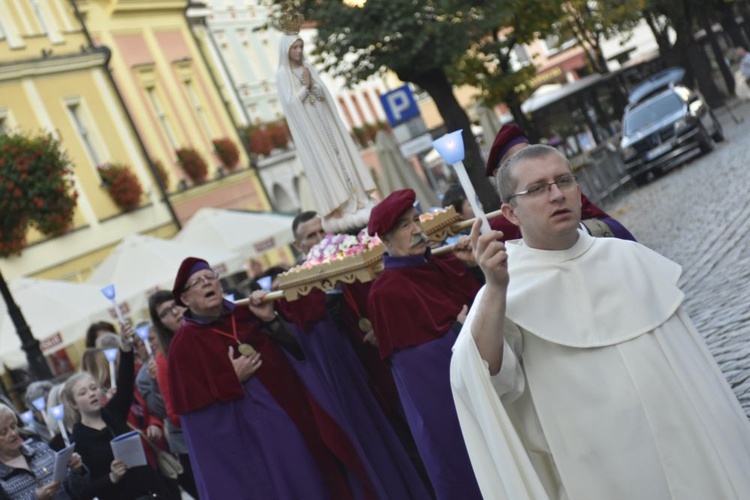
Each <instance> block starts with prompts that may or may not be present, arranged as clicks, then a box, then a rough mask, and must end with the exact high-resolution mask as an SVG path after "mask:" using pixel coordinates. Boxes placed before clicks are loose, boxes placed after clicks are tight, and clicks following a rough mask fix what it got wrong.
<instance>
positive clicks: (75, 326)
mask: <svg viewBox="0 0 750 500" xmlns="http://www.w3.org/2000/svg"><path fill="white" fill-rule="evenodd" d="M9 287H10V290H11V293H12V294H13V298H14V300H15V302H16V304H17V305H18V307H19V308H20V309H21V312H22V313H23V316H24V318H25V319H26V323H28V325H29V327H30V328H31V332H32V334H33V335H34V337H35V338H36V339H37V340H39V341H40V342H42V351H43V352H44V353H45V354H49V353H52V352H55V351H58V350H60V349H62V348H65V347H68V346H69V345H71V344H73V343H75V342H77V341H79V340H81V339H82V338H83V337H84V336H85V335H86V329H87V328H88V327H89V325H90V324H91V323H93V322H95V321H114V320H113V318H112V316H111V315H110V313H109V309H110V307H111V304H110V302H109V301H107V299H105V298H104V296H103V295H102V294H101V292H100V291H99V287H98V286H94V285H88V284H85V283H72V282H69V281H55V280H43V279H31V278H20V279H17V280H14V281H12V282H11V283H10V284H9ZM123 297H125V296H124V295H123ZM0 362H1V363H2V364H5V365H6V366H8V367H9V368H18V367H20V366H23V365H25V364H26V354H25V353H24V351H22V350H21V340H20V339H19V338H18V334H17V333H16V327H15V325H14V324H13V321H12V320H11V318H10V316H9V315H8V311H7V308H6V306H5V305H4V304H2V305H0Z"/></svg>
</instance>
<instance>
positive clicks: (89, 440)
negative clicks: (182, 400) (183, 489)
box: [63, 325, 170, 500]
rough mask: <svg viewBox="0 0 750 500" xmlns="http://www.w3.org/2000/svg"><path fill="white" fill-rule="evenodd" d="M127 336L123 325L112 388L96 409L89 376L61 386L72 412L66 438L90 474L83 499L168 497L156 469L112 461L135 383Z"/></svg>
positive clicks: (95, 388)
mask: <svg viewBox="0 0 750 500" xmlns="http://www.w3.org/2000/svg"><path fill="white" fill-rule="evenodd" d="M132 336H133V333H132V328H131V327H130V326H129V325H127V326H124V327H123V328H122V345H121V347H120V362H119V366H118V373H117V387H118V390H117V391H116V392H115V394H114V396H113V397H112V399H110V400H109V402H108V403H107V405H106V406H104V407H103V405H102V396H103V392H102V387H101V386H100V385H99V383H98V382H97V381H96V379H94V377H93V376H92V375H91V374H90V373H87V372H81V373H78V374H76V375H73V376H72V377H71V378H70V379H68V381H67V382H65V386H64V388H63V396H64V397H65V398H66V399H67V400H68V401H69V402H70V404H71V406H72V408H73V410H74V411H75V412H76V420H77V422H76V424H75V425H74V426H73V436H72V438H73V439H72V440H73V441H74V442H75V443H76V450H77V451H78V452H79V453H80V454H81V457H82V458H83V463H84V464H86V466H87V467H88V468H89V471H90V473H91V480H90V481H89V484H88V486H87V488H86V490H85V492H84V496H86V497H89V498H90V497H94V496H96V497H98V498H99V500H110V499H111V500H120V499H122V500H125V499H134V498H138V497H141V496H148V495H153V494H156V495H159V496H161V497H162V498H170V496H169V493H168V490H167V488H166V486H165V485H164V483H163V481H162V479H161V477H160V476H159V475H158V474H157V473H156V471H154V470H153V469H152V468H151V467H149V466H147V465H144V466H139V467H132V468H128V466H127V465H126V464H125V462H123V461H122V460H115V458H114V455H113V453H112V448H111V446H110V441H112V439H114V438H115V437H117V436H119V435H121V434H125V433H127V432H130V430H131V428H130V427H129V426H128V424H127V419H128V412H129V411H130V406H131V404H132V401H133V385H134V383H135V368H134V360H133V348H132Z"/></svg>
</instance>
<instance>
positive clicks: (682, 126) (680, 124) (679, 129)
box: [674, 118, 688, 134]
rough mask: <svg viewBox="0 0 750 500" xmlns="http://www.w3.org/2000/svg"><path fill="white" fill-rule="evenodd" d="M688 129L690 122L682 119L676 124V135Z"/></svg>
mask: <svg viewBox="0 0 750 500" xmlns="http://www.w3.org/2000/svg"><path fill="white" fill-rule="evenodd" d="M686 128H688V122H687V121H686V120H685V119H684V118H680V119H679V120H677V121H676V122H674V131H675V133H676V134H679V133H680V132H682V131H683V130H685V129H686Z"/></svg>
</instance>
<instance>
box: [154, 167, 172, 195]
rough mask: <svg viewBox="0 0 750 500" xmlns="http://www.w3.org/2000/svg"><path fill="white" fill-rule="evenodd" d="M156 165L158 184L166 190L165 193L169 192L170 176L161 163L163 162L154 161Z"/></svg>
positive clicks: (155, 172) (155, 171)
mask: <svg viewBox="0 0 750 500" xmlns="http://www.w3.org/2000/svg"><path fill="white" fill-rule="evenodd" d="M152 163H153V165H154V174H155V175H156V182H158V183H159V185H160V186H162V187H163V188H164V191H167V192H168V191H169V174H167V169H166V168H165V167H164V164H163V163H162V162H161V160H153V162H152Z"/></svg>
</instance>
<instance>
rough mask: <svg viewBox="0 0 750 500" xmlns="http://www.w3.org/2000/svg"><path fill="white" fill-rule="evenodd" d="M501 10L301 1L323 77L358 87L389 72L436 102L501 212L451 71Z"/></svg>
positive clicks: (473, 4) (405, 1) (425, 1)
mask: <svg viewBox="0 0 750 500" xmlns="http://www.w3.org/2000/svg"><path fill="white" fill-rule="evenodd" d="M277 3H278V2H277ZM499 5H501V3H498V2H490V1H487V0H477V1H468V0H461V1H456V0H451V1H448V0H390V1H386V0H379V1H372V0H371V1H369V2H366V3H365V4H364V6H363V7H362V8H357V7H349V6H347V5H345V4H343V3H342V2H338V1H324V2H320V1H318V0H302V1H301V2H300V11H301V12H302V13H303V14H304V15H305V17H306V19H308V20H311V21H314V22H315V23H316V28H317V30H318V36H317V38H316V40H315V50H314V54H315V55H316V56H317V59H318V61H317V62H319V63H320V64H321V65H322V67H323V68H324V71H326V72H329V73H331V74H334V75H338V76H341V77H343V78H345V79H346V80H347V81H348V82H349V83H350V84H355V83H357V82H360V81H362V80H365V79H366V78H368V77H369V76H371V75H374V74H377V73H382V72H384V71H386V70H391V71H393V72H394V73H395V74H396V75H397V76H398V78H399V79H401V80H402V81H404V82H411V83H413V84H415V85H417V86H419V87H420V88H421V89H423V90H424V91H426V92H427V93H428V94H429V95H430V96H431V97H432V99H433V100H434V101H435V104H436V105H437V108H438V110H439V111H440V114H441V116H442V118H443V121H444V122H445V125H446V127H447V129H448V131H453V130H457V129H463V131H464V133H463V134H464V144H465V146H466V159H465V161H464V163H465V165H466V167H467V170H468V172H469V176H470V177H471V179H472V183H473V184H474V187H475V189H476V191H477V194H478V195H479V197H480V199H481V200H482V203H483V204H484V206H485V207H488V209H494V208H495V207H497V206H498V204H499V198H498V195H497V193H496V192H495V190H494V189H493V188H492V187H491V185H490V183H489V182H488V181H487V179H486V178H485V177H484V165H483V160H482V157H481V154H480V151H479V147H478V146H477V144H476V142H475V141H474V138H473V136H472V134H471V122H470V121H469V118H468V116H467V114H466V112H465V110H464V109H462V108H461V106H460V105H459V103H458V101H457V100H456V97H455V95H454V93H453V84H454V82H452V81H451V80H450V79H449V78H448V75H447V70H448V68H451V67H452V66H453V65H455V64H456V63H457V62H458V61H459V60H460V59H461V58H462V57H463V56H464V55H465V54H466V52H467V50H469V49H470V48H471V47H473V46H474V45H475V44H476V42H477V40H481V39H482V38H483V37H485V36H487V34H489V33H490V32H491V31H492V28H494V27H495V26H494V24H495V22H494V16H492V15H490V14H488V13H492V12H494V11H496V10H497V9H498V7H499Z"/></svg>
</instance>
